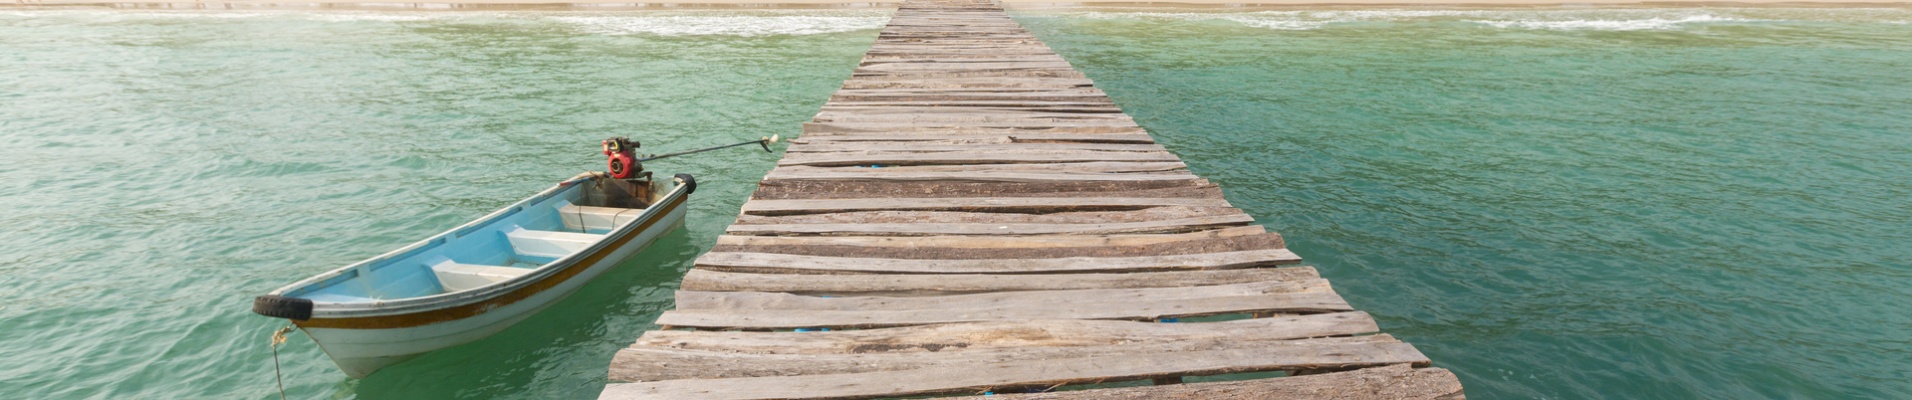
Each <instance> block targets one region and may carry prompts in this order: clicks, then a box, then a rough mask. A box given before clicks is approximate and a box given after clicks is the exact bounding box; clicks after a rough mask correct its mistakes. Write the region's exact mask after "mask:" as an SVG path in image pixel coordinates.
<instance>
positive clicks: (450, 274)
mask: <svg viewBox="0 0 1912 400" xmlns="http://www.w3.org/2000/svg"><path fill="white" fill-rule="evenodd" d="M527 273H531V270H530V269H525V268H512V267H500V266H496V265H478V264H459V263H458V262H457V261H452V260H449V259H446V260H444V261H439V262H438V263H437V264H432V275H437V276H438V285H439V286H443V287H444V288H445V291H446V292H457V291H463V290H470V289H472V288H476V287H479V286H484V285H490V284H493V283H498V282H503V281H505V280H507V279H511V278H516V277H518V276H520V275H524V274H527Z"/></svg>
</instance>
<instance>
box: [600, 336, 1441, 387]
mask: <svg viewBox="0 0 1912 400" xmlns="http://www.w3.org/2000/svg"><path fill="white" fill-rule="evenodd" d="M1356 346H1364V347H1362V348H1358V349H1357V348H1353V347H1348V348H1342V347H1331V348H1319V347H1309V346H1299V347H1290V346H1278V347H1251V348H1245V349H1228V350H1205V351H1189V352H1177V353H1149V354H1133V355H1130V354H1124V355H1110V356H1100V357H1084V358H1065V359H1050V360H1043V359H1034V360H1002V361H994V362H979V363H975V364H970V365H957V366H943V367H929V368H918V369H907V370H895V371H877V372H863V373H849V374H828V375H806V376H777V377H754V378H722V379H685V380H672V381H663V382H646V383H621V384H611V385H607V386H606V387H605V390H604V394H603V396H602V397H600V398H601V399H647V398H660V399H675V398H703V399H769V398H867V397H882V396H915V395H935V394H964V393H968V394H976V393H982V392H987V391H992V390H1005V389H1012V388H1046V387H1056V386H1062V385H1068V384H1082V383H1098V382H1113V381H1124V380H1139V379H1150V378H1157V377H1176V376H1188V375H1213V374H1225V373H1239V372H1256V371H1277V370H1283V369H1291V368H1293V367H1294V365H1295V364H1298V363H1296V362H1294V361H1292V360H1296V359H1314V360H1323V362H1322V363H1321V365H1323V366H1324V367H1325V366H1328V365H1350V366H1367V365H1376V366H1378V365H1383V364H1401V363H1405V364H1426V363H1427V361H1426V359H1427V358H1426V356H1424V355H1422V354H1421V353H1420V351H1418V350H1415V349H1414V348H1413V346H1411V345H1407V344H1405V343H1398V344H1388V345H1385V347H1383V346H1378V345H1356ZM1350 359H1352V360H1351V361H1348V360H1350ZM1399 360H1406V361H1399ZM1284 379H1286V378H1284Z"/></svg>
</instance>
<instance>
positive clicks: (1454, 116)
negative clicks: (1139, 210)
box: [0, 8, 1912, 399]
mask: <svg viewBox="0 0 1912 400" xmlns="http://www.w3.org/2000/svg"><path fill="white" fill-rule="evenodd" d="M1014 14H1015V15H1016V17H1017V19H1018V20H1020V21H1022V22H1023V23H1024V24H1025V25H1027V26H1028V27H1029V28H1030V29H1031V30H1032V31H1034V32H1035V33H1036V34H1037V36H1039V37H1041V38H1043V39H1044V40H1045V41H1047V42H1048V43H1049V44H1050V45H1051V46H1053V47H1055V48H1056V49H1057V50H1058V51H1059V52H1061V53H1062V55H1063V56H1064V57H1066V58H1068V59H1069V60H1070V61H1071V62H1072V63H1074V64H1075V65H1076V66H1077V67H1079V68H1080V69H1082V70H1083V71H1084V72H1086V73H1088V74H1089V76H1090V77H1091V78H1094V79H1095V80H1096V81H1097V83H1098V85H1099V86H1101V87H1102V88H1103V89H1104V90H1106V91H1107V92H1109V93H1110V95H1111V96H1113V97H1114V98H1115V100H1116V101H1117V102H1118V103H1119V104H1121V105H1122V106H1123V108H1124V109H1126V110H1127V111H1129V112H1130V113H1131V114H1132V115H1134V116H1135V117H1136V119H1137V121H1138V122H1140V123H1141V124H1142V125H1143V126H1144V127H1147V128H1148V129H1149V130H1150V131H1152V132H1154V133H1155V135H1156V137H1157V138H1158V139H1159V140H1160V141H1162V142H1163V143H1165V144H1166V145H1167V146H1168V147H1169V148H1170V149H1171V150H1173V151H1174V152H1176V153H1177V154H1179V155H1181V156H1182V157H1183V158H1184V159H1185V160H1187V161H1188V163H1189V164H1190V166H1191V168H1192V169H1194V170H1195V171H1196V172H1197V173H1200V174H1202V175H1204V176H1206V177H1208V178H1210V179H1212V180H1214V181H1216V182H1219V183H1220V184H1221V185H1222V186H1223V187H1224V189H1225V190H1226V191H1227V194H1228V198H1229V200H1230V201H1231V202H1233V203H1234V204H1235V205H1237V206H1239V207H1241V208H1243V209H1246V210H1247V211H1248V212H1249V213H1250V214H1252V215H1254V216H1255V217H1256V218H1257V219H1258V220H1259V221H1260V222H1261V223H1262V224H1265V225H1267V226H1269V227H1270V228H1272V229H1274V230H1277V231H1280V232H1282V233H1283V234H1285V235H1287V237H1288V239H1289V243H1290V245H1291V246H1292V247H1293V248H1294V249H1295V250H1296V251H1297V252H1298V253H1300V254H1302V255H1303V256H1305V257H1307V258H1308V259H1309V260H1310V263H1311V264H1312V265H1316V266H1318V267H1319V268H1320V270H1321V271H1322V273H1323V275H1326V276H1327V277H1328V278H1330V279H1331V280H1332V281H1333V282H1334V283H1335V285H1336V289H1337V290H1338V291H1339V292H1340V293H1342V294H1343V295H1344V296H1346V297H1347V299H1348V300H1349V301H1350V302H1351V303H1353V304H1354V305H1355V306H1356V307H1357V308H1360V309H1363V310H1366V311H1368V312H1370V313H1373V314H1374V315H1375V316H1376V317H1377V318H1378V319H1379V320H1380V322H1381V326H1382V328H1383V330H1385V331H1386V332H1388V333H1391V334H1394V335H1396V336H1398V337H1400V338H1402V339H1404V340H1406V341H1409V342H1412V343H1414V344H1415V345H1416V346H1417V347H1418V348H1420V349H1421V350H1422V351H1423V352H1425V353H1427V355H1429V356H1431V357H1432V358H1433V359H1434V360H1435V365H1437V366H1440V367H1444V368H1448V369H1451V370H1453V371H1454V372H1455V373H1457V374H1459V376H1460V377H1461V380H1462V381H1463V383H1464V384H1465V385H1466V387H1467V392H1468V395H1469V396H1470V397H1473V398H1482V399H1501V398H1549V399H1559V398H1566V399H1574V398H1663V399H1687V398H1912V383H1909V382H1912V311H1908V310H1912V25H1908V22H1909V21H1912V9H1903V8H1882V9H1868V8H1746V9H1737V8H1640V9H1602V8H1574V9H1485V10H1457V9H1332V8H1317V9H1247V8H1186V9H1171V8H1132V9H1123V8H1096V9H1086V8H1059V9H1056V8H1043V9H1026V10H1021V11H1017V12H1015V13H1014ZM886 16H887V11H884V10H880V9H874V10H872V9H835V10H752V9H730V10H704V11H697V10H659V11H618V12H575V11H574V12H488V11H474V12H416V11H415V12H364V11H274V12H266V11H223V12H178V11H174V12H166V11H133V10H102V9H23V8H7V9H0V226H4V227H5V228H4V229H0V398H36V399H39V398H50V399H64V398H251V399H267V398H276V397H277V396H278V395H279V390H278V386H277V385H276V384H275V379H274V365H275V362H274V354H273V351H272V350H271V348H270V347H268V335H269V333H270V332H271V331H272V330H274V329H276V328H279V327H281V326H283V325H284V324H283V322H282V321H280V320H275V319H269V318H265V317H259V316H256V315H252V314H251V313H250V312H249V311H248V308H249V305H250V300H251V298H252V296H254V295H257V294H260V293H263V292H266V291H269V290H271V289H273V288H275V287H278V286H279V285H282V284H285V283H288V282H291V281H293V280H297V279H299V278H303V277H305V276H309V275H311V274H314V273H318V272H321V271H324V270H328V269H331V268H334V267H336V266H339V265H343V264H347V263H351V262H354V261H357V260H360V259H364V258H366V257H370V256H374V255H377V254H380V253H383V252H385V251H387V250H390V249H392V248H395V247H397V246H400V245H402V244H405V243H409V242H410V241H413V240H416V239H418V238H421V237H424V236H427V235H430V234H433V233H437V232H439V231H442V230H444V229H447V228H450V227H452V226H455V225H457V224H459V223H462V222H464V221H467V220H470V219H472V218H475V217H478V216H480V215H483V214H485V213H488V212H490V211H492V210H494V209H496V208H498V207H501V206H503V205H506V204H508V203H511V202H513V201H516V200H518V199H520V198H522V197H524V196H526V195H529V194H530V193H533V192H535V191H537V190H540V189H543V188H545V187H547V186H548V185H550V184H552V183H554V182H556V181H557V180H560V179H563V178H565V177H569V176H571V175H573V174H575V173H577V172H580V171H582V170H587V169H599V168H602V166H601V165H600V163H601V162H602V156H601V155H599V154H598V153H597V151H598V145H597V141H598V140H600V139H603V138H606V137H609V136H630V137H633V138H637V139H639V140H640V141H642V142H643V143H644V148H643V150H645V151H647V152H665V151H671V150H682V149H689V148H694V147H702V146H709V145H716V144H723V143H731V142H736V141H742V140H749V139H754V138H757V137H759V136H763V135H769V134H783V135H786V136H789V135H794V134H796V133H797V132H798V131H799V125H798V124H800V123H801V122H802V121H805V120H808V119H809V118H810V116H811V115H813V114H814V113H815V112H816V109H817V107H818V106H820V105H821V104H822V103H823V102H824V101H825V100H826V99H827V98H828V96H829V94H830V92H832V91H833V90H835V88H836V87H837V86H838V85H839V84H840V82H841V81H842V80H843V79H844V78H845V77H847V75H848V72H849V70H850V69H851V68H852V67H854V66H855V64H856V62H857V59H858V58H859V57H860V55H861V53H862V52H863V50H864V49H865V48H866V47H867V46H868V45H869V43H870V42H871V40H872V39H873V38H874V37H875V34H876V29H877V28H879V27H880V26H881V25H882V24H883V22H884V18H885V17H886ZM777 157H778V155H776V154H767V153H763V152H759V151H754V150H743V149H739V150H727V151H726V152H723V153H716V154H709V155H705V156H694V157H685V158H679V159H673V160H670V161H661V162H655V163H651V164H650V165H647V166H648V167H650V168H651V169H653V170H658V171H664V172H667V173H679V172H682V173H691V174H694V175H696V176H697V177H698V181H699V183H700V189H701V190H699V191H698V194H697V196H696V201H695V202H693V204H692V209H691V213H690V214H689V215H688V221H687V225H686V229H684V230H681V231H679V232H677V233H674V234H672V235H670V236H668V237H666V238H665V239H664V240H662V241H660V242H659V243H658V244H656V245H655V246H653V247H652V248H651V249H649V250H647V251H645V252H644V253H642V254H641V255H640V256H638V257H637V259H635V260H633V261H631V262H628V263H626V264H625V265H623V266H622V267H621V268H620V269H618V270H616V271H614V272H613V273H611V274H608V275H606V276H604V277H603V278H601V279H599V280H597V281H595V282H593V283H592V284H590V285H589V286H587V287H585V288H584V289H583V291H582V292H580V293H578V294H577V295H575V296H573V297H571V298H570V299H568V300H566V301H564V302H563V303H560V304H558V305H557V306H556V307H554V308H552V309H550V310H549V311H546V312H544V313H542V314H539V315H538V316H536V317H533V318H531V319H530V320H527V321H525V322H524V323H521V324H519V325H518V326H516V327H513V328H511V329H509V330H507V331H505V332H503V333H501V334H498V335H496V336H493V337H491V338H488V339H486V340H483V341H480V342H477V343H474V344H471V345H467V346H462V347H458V348H454V349H451V350H447V351H441V352H438V353H434V354H431V355H428V356H426V357H423V358H420V359H417V360H414V361H412V362H408V363H405V364H401V365H399V366H395V367H392V368H390V369H387V370H385V371H382V372H380V373H379V374H377V375H375V376H372V377H370V378H367V379H364V380H354V379H348V378H345V377H344V375H342V374H340V373H338V372H337V371H336V370H335V369H334V367H333V366H332V365H331V362H330V361H329V360H328V359H326V358H325V356H324V355H323V354H321V353H320V352H319V350H318V348H317V346H314V345H312V343H311V342H310V340H309V339H307V338H306V337H304V336H303V335H300V334H297V333H295V334H293V335H292V337H291V340H290V341H289V342H288V343H287V344H285V345H283V346H281V347H280V348H279V350H278V355H277V365H278V366H279V367H280V368H281V372H282V373H283V376H284V382H285V392H286V393H287V394H288V395H289V397H292V398H332V399H344V398H363V399H421V398H537V399H544V398H593V397H594V396H595V394H596V393H597V392H598V390H599V389H600V388H601V387H602V385H603V384H604V383H605V378H604V376H605V368H606V365H607V364H608V363H609V361H610V357H611V356H612V353H613V352H614V351H615V350H616V349H617V348H619V347H622V346H625V345H627V344H629V342H630V341H631V340H632V339H633V338H634V337H636V335H638V333H639V332H641V331H643V330H645V329H648V328H651V327H653V325H651V322H652V321H653V320H654V319H655V318H656V316H657V315H658V313H659V312H661V311H662V310H665V309H668V308H670V306H671V291H672V290H673V289H674V288H675V287H676V281H677V279H679V278H680V277H681V276H682V273H683V271H684V270H685V269H686V268H688V267H689V264H690V261H691V260H692V259H693V258H694V257H695V256H696V255H697V254H698V253H700V252H701V251H702V250H703V249H705V248H707V247H709V246H710V245H712V244H713V242H714V238H715V237H716V235H718V233H719V232H721V231H722V229H723V227H724V226H726V225H727V224H729V223H730V222H731V221H732V220H733V219H734V217H735V215H736V212H737V210H738V208H739V206H740V204H741V203H742V202H743V200H744V199H745V198H746V197H748V196H749V194H750V192H751V191H753V190H754V189H755V187H754V185H753V183H754V182H755V181H756V180H757V179H759V178H760V177H762V175H763V173H764V172H766V171H768V170H769V169H770V167H771V166H772V165H773V164H774V162H775V160H776V158H777Z"/></svg>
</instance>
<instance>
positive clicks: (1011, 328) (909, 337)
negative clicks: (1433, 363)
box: [631, 311, 1380, 354]
mask: <svg viewBox="0 0 1912 400" xmlns="http://www.w3.org/2000/svg"><path fill="white" fill-rule="evenodd" d="M1379 330H1380V328H1378V327H1376V326H1375V323H1374V319H1373V318H1372V317H1370V316H1368V314H1367V313H1365V312H1360V311H1351V312H1339V313H1326V314H1311V315H1293V316H1281V317H1271V318H1253V319H1239V320H1233V321H1222V322H1202V323H1181V324H1171V323H1155V322H1135V321H1100V320H1067V319H1065V320H1029V321H999V322H977V323H961V324H941V325H920V326H907V327H896V328H884V329H865V330H849V331H827V332H802V333H801V334H793V332H747V331H685V330H676V331H673V330H664V331H649V332H644V335H643V337H640V338H638V339H637V343H636V344H633V345H631V347H668V348H681V349H692V350H713V351H730V352H742V353H760V354H849V353H871V352H884V353H919V354H920V353H936V352H940V351H942V350H947V349H970V350H988V349H1004V348H1016V347H1026V346H1033V345H1039V346H1052V347H1081V346H1099V345H1106V344H1109V343H1127V342H1136V341H1145V340H1169V341H1172V340H1212V339H1237V340H1242V341H1270V340H1288V339H1303V338H1316V337H1331V336H1348V335H1357V334H1364V333H1371V332H1376V331H1379Z"/></svg>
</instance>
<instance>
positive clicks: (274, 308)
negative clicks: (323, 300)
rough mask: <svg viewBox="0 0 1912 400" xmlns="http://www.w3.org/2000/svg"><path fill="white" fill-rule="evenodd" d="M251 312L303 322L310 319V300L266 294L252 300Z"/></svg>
mask: <svg viewBox="0 0 1912 400" xmlns="http://www.w3.org/2000/svg"><path fill="white" fill-rule="evenodd" d="M252 312H254V313H257V314H259V315H264V316H268V317H273V318H285V319H289V320H294V321H304V320H308V319H312V300H309V299H301V298H297V297H285V296H279V295H270V294H268V295H264V296H259V297H255V298H253V299H252Z"/></svg>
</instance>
